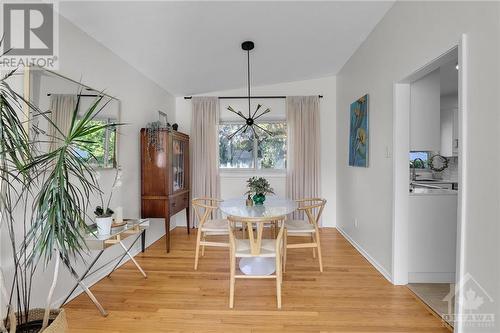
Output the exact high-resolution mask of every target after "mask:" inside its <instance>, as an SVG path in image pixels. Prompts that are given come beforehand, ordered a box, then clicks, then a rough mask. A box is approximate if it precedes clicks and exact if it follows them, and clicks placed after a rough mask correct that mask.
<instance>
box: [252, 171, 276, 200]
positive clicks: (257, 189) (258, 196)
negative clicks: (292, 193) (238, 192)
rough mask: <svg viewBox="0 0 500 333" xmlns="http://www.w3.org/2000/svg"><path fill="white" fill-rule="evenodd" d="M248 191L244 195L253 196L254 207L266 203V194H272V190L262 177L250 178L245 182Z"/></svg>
mask: <svg viewBox="0 0 500 333" xmlns="http://www.w3.org/2000/svg"><path fill="white" fill-rule="evenodd" d="M247 187H248V191H247V192H246V194H249V195H252V194H253V197H252V199H253V202H254V203H255V204H256V205H262V204H264V201H266V194H274V190H273V188H272V187H271V185H270V184H269V182H268V181H267V179H265V178H263V177H252V178H250V179H248V180H247Z"/></svg>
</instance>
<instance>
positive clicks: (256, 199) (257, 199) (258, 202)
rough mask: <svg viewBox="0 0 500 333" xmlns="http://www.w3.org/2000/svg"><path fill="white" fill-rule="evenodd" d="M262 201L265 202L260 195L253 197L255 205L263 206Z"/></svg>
mask: <svg viewBox="0 0 500 333" xmlns="http://www.w3.org/2000/svg"><path fill="white" fill-rule="evenodd" d="M264 201H266V196H265V195H264V194H262V193H257V194H256V195H254V196H253V202H254V203H255V205H263V204H264Z"/></svg>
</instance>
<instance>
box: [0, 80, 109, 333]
mask: <svg viewBox="0 0 500 333" xmlns="http://www.w3.org/2000/svg"><path fill="white" fill-rule="evenodd" d="M12 74H13V72H11V73H8V74H7V75H6V76H4V77H2V78H1V79H0V177H1V178H0V179H1V190H2V192H1V195H0V197H1V204H2V206H1V215H2V223H5V224H6V229H7V230H8V233H9V237H10V239H11V242H10V246H11V253H12V260H13V263H14V268H15V274H14V278H13V281H12V283H11V284H10V285H9V286H8V288H6V282H5V281H4V279H3V274H2V272H1V270H0V291H1V293H0V297H4V298H7V302H6V304H7V309H6V311H7V317H6V318H5V319H3V320H0V331H1V332H7V329H8V330H9V331H10V332H42V331H43V332H45V333H48V332H50V333H52V332H65V330H66V321H65V315H64V310H63V309H52V296H53V293H54V290H55V287H56V284H57V278H58V275H59V269H60V264H61V263H63V264H64V263H68V262H69V261H70V258H72V257H74V256H78V255H79V254H80V252H81V251H82V250H84V249H86V245H85V242H84V235H85V233H87V232H90V229H89V227H88V225H87V224H86V223H85V219H86V216H87V210H88V207H89V198H90V197H91V195H92V194H93V193H98V192H99V191H100V190H99V187H98V184H97V179H96V178H95V172H94V170H93V169H92V166H91V165H89V164H88V163H87V162H86V161H85V160H84V159H82V158H79V156H80V153H79V152H81V151H82V149H83V150H85V151H87V152H88V153H91V152H89V151H88V149H87V148H86V147H85V145H84V143H86V142H87V140H86V137H87V135H89V134H92V133H94V132H96V131H100V130H103V129H105V128H107V127H110V126H116V125H117V124H104V125H96V124H95V122H92V120H93V119H94V118H95V117H96V115H97V114H98V113H99V112H100V111H101V110H102V109H103V108H104V107H105V106H106V103H102V97H101V98H98V99H96V100H95V101H94V102H93V103H92V105H91V106H90V107H89V108H88V109H87V110H86V111H84V112H83V113H79V100H78V102H77V106H76V108H75V110H74V111H73V114H72V119H71V126H70V128H69V130H68V132H67V133H63V132H61V131H60V130H59V129H57V126H56V125H55V124H54V123H53V122H52V121H51V120H50V119H49V117H48V116H47V115H46V113H44V112H40V111H39V110H38V109H37V108H36V107H35V106H34V105H31V104H30V103H29V102H28V101H25V100H24V99H23V98H22V97H21V96H20V95H18V94H17V93H16V92H14V91H13V90H12V89H11V88H10V86H9V85H8V83H7V79H8V77H10V76H11V75H12ZM23 105H29V108H30V113H31V114H32V116H33V117H44V118H45V119H46V121H47V122H48V123H49V126H54V127H55V128H56V129H57V133H58V135H57V137H53V138H49V139H48V140H50V141H53V142H57V146H56V148H54V149H51V150H50V151H40V150H39V149H38V147H39V146H40V142H39V141H37V140H38V139H34V138H37V136H36V135H34V136H32V135H28V133H27V130H26V129H25V127H24V123H23V122H22V121H21V120H20V118H19V115H20V114H21V112H22V107H23ZM77 116H78V117H77ZM32 130H34V131H37V129H36V126H35V128H32ZM29 203H32V204H31V206H32V207H33V209H32V212H29V214H21V215H22V216H23V217H21V218H20V217H19V214H15V211H16V209H19V208H21V209H23V208H24V210H25V211H26V210H28V207H29V206H30V205H29ZM23 206H24V207H23ZM17 224H21V225H23V228H17ZM16 229H21V230H25V231H24V233H23V234H22V235H21V238H22V239H19V236H20V235H19V234H16V232H15V230H16ZM51 261H54V263H55V264H54V272H53V278H52V283H51V286H50V288H49V290H48V293H47V299H46V307H45V309H33V308H31V306H30V304H32V302H31V291H32V284H31V281H32V278H33V276H34V274H35V271H36V269H37V267H38V266H39V265H43V266H45V267H47V265H48V263H49V262H51ZM7 290H10V294H9V293H8V292H7ZM0 303H1V302H0Z"/></svg>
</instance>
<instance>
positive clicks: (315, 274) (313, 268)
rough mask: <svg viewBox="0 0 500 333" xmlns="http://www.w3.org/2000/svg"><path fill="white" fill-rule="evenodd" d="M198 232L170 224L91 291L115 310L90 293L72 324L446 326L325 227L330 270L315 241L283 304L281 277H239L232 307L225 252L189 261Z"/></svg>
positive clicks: (299, 257) (73, 305)
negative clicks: (315, 251)
mask: <svg viewBox="0 0 500 333" xmlns="http://www.w3.org/2000/svg"><path fill="white" fill-rule="evenodd" d="M195 237H196V233H195V232H192V233H191V235H189V236H188V235H187V234H186V230H185V229H183V228H177V229H175V230H174V231H173V232H172V239H171V240H172V243H171V252H170V253H169V254H166V253H165V246H164V244H165V240H164V239H160V240H159V241H158V242H156V243H155V244H153V245H152V246H151V247H149V248H148V249H147V250H146V252H145V253H144V254H139V255H137V257H136V259H137V261H138V262H139V263H140V264H141V265H142V267H143V268H144V269H145V271H146V272H147V274H148V279H147V280H145V279H143V278H142V276H141V275H140V273H139V272H138V271H137V270H136V268H135V266H134V265H133V264H132V263H131V262H128V263H126V264H125V265H124V266H122V267H121V268H120V269H118V270H117V271H116V272H114V273H113V274H112V276H111V278H104V279H102V280H101V281H99V282H98V283H97V284H95V285H94V286H93V287H92V288H91V290H92V291H93V292H94V293H95V294H96V296H97V297H98V298H99V300H100V301H101V303H102V304H103V306H104V307H105V308H106V309H107V310H108V311H109V316H108V317H106V318H104V317H101V316H100V314H99V312H98V311H97V310H96V308H95V307H94V305H93V304H92V302H90V300H89V299H88V298H87V296H86V295H84V294H81V295H79V296H78V297H77V298H75V299H74V300H73V301H71V302H70V303H69V304H67V305H66V306H65V309H66V311H67V317H68V323H69V328H70V332H73V333H77V332H102V333H104V332H107V333H115V332H141V333H142V332H237V333H247V332H248V333H250V332H252V333H253V332H449V331H448V330H447V329H446V328H445V327H443V325H442V324H441V322H440V320H439V319H437V318H436V317H434V316H433V315H432V314H431V313H429V312H428V311H427V310H426V308H425V307H424V305H422V304H421V303H419V302H418V301H417V300H415V298H414V297H413V296H412V294H411V292H410V291H409V290H408V289H407V288H406V287H402V286H393V285H391V284H390V283H389V282H388V281H387V280H385V278H384V277H383V276H382V275H380V274H379V273H378V272H377V271H376V270H375V268H373V267H372V266H371V265H370V264H369V263H368V262H367V261H366V260H365V259H364V258H363V257H362V256H361V255H360V254H359V253H358V252H357V251H356V250H355V249H354V248H353V247H352V246H351V245H350V244H349V242H347V241H346V240H345V239H344V238H343V237H342V236H341V235H340V233H339V232H338V231H337V230H336V229H322V230H321V243H322V249H323V264H324V272H323V273H320V272H319V268H318V262H317V259H313V258H312V252H311V249H297V250H293V251H292V250H290V251H289V253H288V260H287V271H286V273H285V275H284V280H283V289H282V295H283V304H282V306H283V308H282V309H281V310H278V309H277V308H276V297H275V292H276V290H275V284H274V283H275V282H274V281H267V280H257V281H255V280H242V281H237V282H236V291H235V305H234V309H233V310H231V309H229V307H228V305H229V253H228V250H227V249H222V248H207V250H206V253H205V256H204V257H201V258H200V262H199V266H198V271H194V270H193V264H194V247H195Z"/></svg>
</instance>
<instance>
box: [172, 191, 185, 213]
mask: <svg viewBox="0 0 500 333" xmlns="http://www.w3.org/2000/svg"><path fill="white" fill-rule="evenodd" d="M187 207H189V192H187V193H181V194H178V195H175V196H171V197H170V216H172V215H174V214H177V213H178V212H180V211H181V210H183V209H186V208H187Z"/></svg>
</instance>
